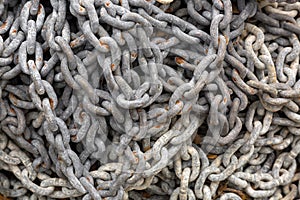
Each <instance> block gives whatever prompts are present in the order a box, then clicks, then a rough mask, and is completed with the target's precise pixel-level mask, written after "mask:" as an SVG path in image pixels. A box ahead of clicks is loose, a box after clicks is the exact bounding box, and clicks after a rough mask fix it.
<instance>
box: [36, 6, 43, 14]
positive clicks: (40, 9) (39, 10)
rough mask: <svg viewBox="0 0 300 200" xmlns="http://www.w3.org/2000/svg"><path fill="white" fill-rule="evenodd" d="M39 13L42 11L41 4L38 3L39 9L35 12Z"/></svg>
mask: <svg viewBox="0 0 300 200" xmlns="http://www.w3.org/2000/svg"><path fill="white" fill-rule="evenodd" d="M41 13H42V5H41V4H40V5H39V9H38V13H37V14H38V15H39V14H41Z"/></svg>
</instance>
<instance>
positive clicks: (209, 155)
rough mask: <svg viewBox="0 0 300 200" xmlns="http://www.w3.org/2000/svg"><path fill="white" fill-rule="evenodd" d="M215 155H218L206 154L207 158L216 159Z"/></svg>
mask: <svg viewBox="0 0 300 200" xmlns="http://www.w3.org/2000/svg"><path fill="white" fill-rule="evenodd" d="M217 157H218V155H216V154H208V155H207V158H208V159H216V158H217Z"/></svg>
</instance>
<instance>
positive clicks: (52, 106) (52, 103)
mask: <svg viewBox="0 0 300 200" xmlns="http://www.w3.org/2000/svg"><path fill="white" fill-rule="evenodd" d="M49 102H50V107H51V109H52V110H54V100H53V99H52V98H50V99H49Z"/></svg>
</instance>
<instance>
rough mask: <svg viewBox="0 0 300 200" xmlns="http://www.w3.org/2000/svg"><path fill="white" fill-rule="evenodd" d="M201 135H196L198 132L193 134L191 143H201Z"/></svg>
mask: <svg viewBox="0 0 300 200" xmlns="http://www.w3.org/2000/svg"><path fill="white" fill-rule="evenodd" d="M201 141H202V140H201V137H200V135H198V134H196V135H195V138H194V140H193V143H195V144H201Z"/></svg>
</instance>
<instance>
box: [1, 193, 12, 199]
mask: <svg viewBox="0 0 300 200" xmlns="http://www.w3.org/2000/svg"><path fill="white" fill-rule="evenodd" d="M0 200H12V199H11V198H8V197H5V196H2V195H1V194H0Z"/></svg>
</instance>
